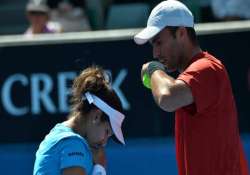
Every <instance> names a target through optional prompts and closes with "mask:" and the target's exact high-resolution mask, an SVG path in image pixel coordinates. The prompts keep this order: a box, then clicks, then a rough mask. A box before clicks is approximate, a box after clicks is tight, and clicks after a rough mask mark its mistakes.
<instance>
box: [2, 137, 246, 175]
mask: <svg viewBox="0 0 250 175" xmlns="http://www.w3.org/2000/svg"><path fill="white" fill-rule="evenodd" d="M241 137H242V140H243V144H244V149H245V153H246V155H247V158H248V164H249V166H250V135H242V136H241ZM37 147H38V144H37V143H32V144H31V143H29V144H28V143H22V144H1V145H0V170H1V174H4V175H31V174H32V169H33V163H34V159H35V151H36V149H37ZM107 156H108V170H107V171H108V174H109V175H128V174H130V175H133V174H136V175H138V174H140V175H152V174H162V173H164V174H168V175H177V168H176V161H175V148H174V140H173V138H159V139H129V140H127V142H126V146H121V145H117V144H114V143H110V144H109V145H108V147H107Z"/></svg>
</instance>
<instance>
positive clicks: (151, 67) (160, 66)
mask: <svg viewBox="0 0 250 175" xmlns="http://www.w3.org/2000/svg"><path fill="white" fill-rule="evenodd" d="M156 70H162V71H165V66H164V65H163V64H161V63H160V62H158V61H151V62H150V63H149V64H148V68H147V73H148V75H149V77H150V78H151V75H152V74H153V73H154V71H156Z"/></svg>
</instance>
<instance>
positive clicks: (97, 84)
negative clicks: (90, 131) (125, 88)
mask: <svg viewBox="0 0 250 175" xmlns="http://www.w3.org/2000/svg"><path fill="white" fill-rule="evenodd" d="M109 81H110V80H109V79H108V75H107V73H106V72H105V71H104V70H103V69H102V68H101V67H99V66H91V67H88V68H86V69H84V70H83V71H82V72H81V73H80V75H78V76H77V77H76V78H75V79H74V81H73V86H72V97H71V115H70V116H72V115H73V116H75V115H77V114H81V115H82V114H86V113H88V112H89V111H90V110H91V109H93V108H96V107H95V105H93V104H89V103H88V101H87V100H83V98H82V97H83V95H84V94H85V93H86V92H90V93H92V94H94V95H96V96H97V97H99V98H100V99H102V100H103V101H104V102H106V103H107V104H108V105H109V106H111V107H112V108H114V109H116V110H118V111H120V112H121V111H122V106H121V101H120V99H119V97H118V96H117V94H116V93H115V91H114V90H113V89H112V86H111V82H109ZM104 116H105V115H104ZM101 120H102V121H103V120H104V121H108V117H102V119H101Z"/></svg>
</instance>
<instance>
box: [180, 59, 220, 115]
mask: <svg viewBox="0 0 250 175" xmlns="http://www.w3.org/2000/svg"><path fill="white" fill-rule="evenodd" d="M217 74H218V67H216V65H215V64H213V62H212V61H211V60H209V59H205V58H203V59H199V60H197V61H195V62H194V63H192V64H191V65H190V66H189V67H188V68H187V69H186V70H185V71H184V72H183V73H182V74H180V75H179V77H178V78H177V79H178V80H182V81H184V82H185V83H186V84H187V85H188V86H189V87H190V88H191V91H192V95H193V98H194V103H195V106H196V111H197V112H198V113H199V112H202V111H204V110H206V109H207V108H209V107H210V106H211V105H214V104H215V103H216V99H217V98H218V95H217V94H218V88H219V86H220V85H219V80H218V76H217Z"/></svg>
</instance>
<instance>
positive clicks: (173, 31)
mask: <svg viewBox="0 0 250 175" xmlns="http://www.w3.org/2000/svg"><path fill="white" fill-rule="evenodd" d="M167 28H168V29H169V31H170V33H171V34H172V36H173V37H174V38H175V37H176V31H177V30H178V28H179V27H167ZM185 28H186V30H187V34H188V37H189V39H190V41H191V42H192V43H193V44H194V45H198V40H197V36H196V32H195V30H194V28H193V27H185Z"/></svg>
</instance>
